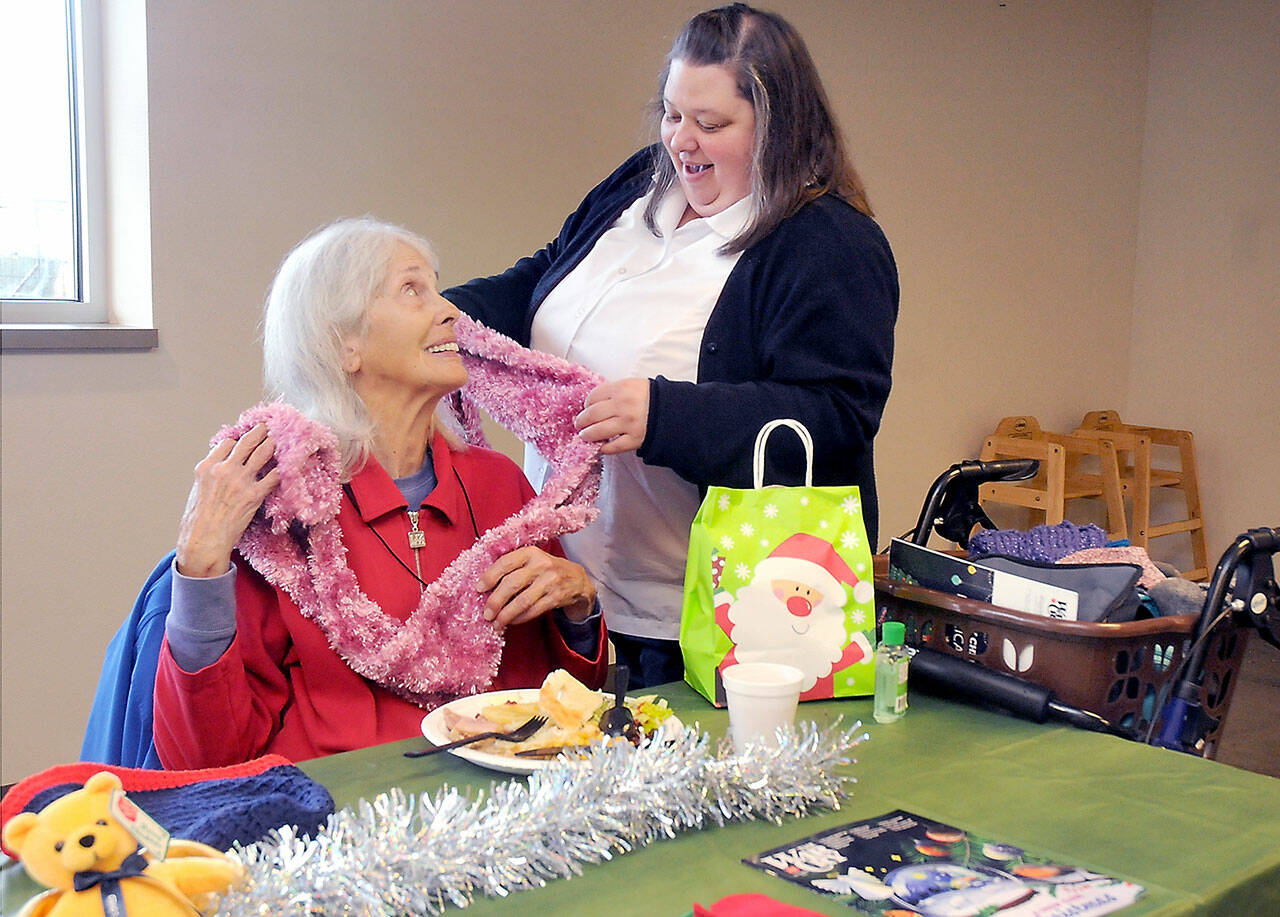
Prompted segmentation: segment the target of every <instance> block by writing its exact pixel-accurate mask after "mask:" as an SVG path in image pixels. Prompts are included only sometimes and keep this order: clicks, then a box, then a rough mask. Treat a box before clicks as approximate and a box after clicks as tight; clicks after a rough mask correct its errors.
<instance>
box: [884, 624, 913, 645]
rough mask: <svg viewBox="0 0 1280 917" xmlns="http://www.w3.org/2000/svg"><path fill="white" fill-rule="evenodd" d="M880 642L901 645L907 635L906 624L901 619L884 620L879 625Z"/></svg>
mask: <svg viewBox="0 0 1280 917" xmlns="http://www.w3.org/2000/svg"><path fill="white" fill-rule="evenodd" d="M880 635H881V640H880V642H881V643H887V644H889V645H890V646H901V645H902V641H903V640H905V639H906V636H907V625H905V624H903V623H902V622H901V621H885V622H884V624H882V625H881V626H880Z"/></svg>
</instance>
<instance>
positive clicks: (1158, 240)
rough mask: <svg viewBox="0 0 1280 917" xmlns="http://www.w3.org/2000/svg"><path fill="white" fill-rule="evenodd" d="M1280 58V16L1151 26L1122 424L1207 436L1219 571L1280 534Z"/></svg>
mask: <svg viewBox="0 0 1280 917" xmlns="http://www.w3.org/2000/svg"><path fill="white" fill-rule="evenodd" d="M1278 52H1280V5H1277V4H1276V3H1274V2H1272V0H1248V2H1233V3H1208V4H1206V3H1197V2H1193V0H1186V2H1179V3H1168V4H1160V5H1158V6H1157V7H1156V14H1155V16H1154V17H1153V19H1152V29H1151V72H1150V79H1149V86H1150V90H1149V95H1148V103H1147V130H1146V136H1145V140H1144V149H1143V157H1142V197H1141V204H1140V210H1139V213H1140V227H1141V228H1140V232H1139V236H1138V258H1137V270H1136V277H1135V284H1134V302H1133V337H1132V341H1131V344H1130V349H1129V364H1130V366H1131V370H1130V386H1129V399H1128V404H1127V405H1126V410H1127V412H1128V413H1130V414H1132V415H1133V416H1134V417H1135V418H1137V417H1141V418H1143V422H1144V423H1152V424H1160V425H1166V426H1178V427H1185V428H1187V429H1190V430H1192V431H1193V432H1194V433H1195V434H1196V453H1197V456H1198V458H1199V461H1200V465H1201V473H1200V477H1201V482H1202V489H1203V500H1204V511H1205V525H1206V529H1207V531H1208V537H1209V544H1210V549H1209V554H1210V563H1213V562H1214V561H1216V558H1217V556H1219V555H1220V554H1221V552H1222V550H1223V549H1225V548H1226V546H1227V544H1228V543H1229V542H1230V539H1232V538H1233V537H1234V536H1235V535H1237V534H1239V533H1240V532H1242V531H1244V530H1245V529H1247V528H1249V527H1251V526H1259V525H1270V526H1277V525H1280V169H1278V168H1277V162H1278V161H1280V159H1278V157H1280V66H1278V64H1277V53H1278ZM1177 508H1178V507H1176V506H1172V507H1170V508H1169V509H1168V511H1167V512H1166V516H1171V515H1172V514H1173V512H1174V511H1175V509H1177ZM1169 540H1170V541H1176V538H1170V539H1169ZM1215 546H1216V547H1215ZM1184 550H1185V547H1184Z"/></svg>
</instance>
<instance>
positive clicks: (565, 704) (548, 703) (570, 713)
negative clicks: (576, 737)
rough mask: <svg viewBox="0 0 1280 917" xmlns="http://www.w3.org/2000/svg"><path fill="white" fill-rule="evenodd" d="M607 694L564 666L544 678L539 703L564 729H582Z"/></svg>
mask: <svg viewBox="0 0 1280 917" xmlns="http://www.w3.org/2000/svg"><path fill="white" fill-rule="evenodd" d="M603 700H604V697H603V696H602V695H601V694H600V692H599V691H592V690H591V689H590V688H588V687H587V686H586V685H584V684H583V683H582V682H580V681H578V679H576V678H574V677H573V676H572V675H570V674H569V673H568V672H566V671H565V670H564V669H556V670H555V671H554V672H552V673H551V674H550V675H548V676H547V677H546V678H545V679H544V680H543V682H542V688H541V690H539V691H538V703H539V705H541V707H542V709H543V710H545V711H547V714H548V715H549V716H550V717H551V719H552V720H553V721H554V722H555V724H556V725H557V726H560V727H562V728H564V729H580V728H582V726H583V724H585V723H586V722H587V721H588V720H590V719H591V717H592V715H593V714H594V713H595V712H596V710H598V709H599V708H600V704H601V702H602V701H603Z"/></svg>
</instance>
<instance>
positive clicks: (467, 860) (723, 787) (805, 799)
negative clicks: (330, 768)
mask: <svg viewBox="0 0 1280 917" xmlns="http://www.w3.org/2000/svg"><path fill="white" fill-rule="evenodd" d="M861 726H862V724H861V723H854V724H853V726H851V727H849V728H842V727H841V725H840V722H839V721H837V722H836V723H834V724H832V725H830V726H827V727H826V728H821V729H820V728H818V727H817V726H815V725H814V724H813V723H802V724H801V725H800V727H799V730H798V731H793V730H792V729H789V728H788V729H781V730H779V731H778V734H777V736H776V738H777V739H778V747H777V748H770V747H766V746H760V745H749V746H748V747H747V748H746V749H744V750H743V752H742V753H740V754H735V753H733V752H732V751H731V749H730V748H729V746H728V745H727V743H721V745H720V746H719V748H717V749H716V750H714V751H713V750H712V749H711V748H710V739H709V737H708V736H707V735H706V734H704V733H699V732H698V731H697V730H696V729H694V728H686V729H685V730H684V731H683V733H682V734H681V735H680V736H679V737H678V738H677V739H676V740H675V741H671V742H668V743H664V744H658V743H654V744H651V745H649V746H646V747H643V748H639V749H636V748H632V747H630V746H627V745H613V746H605V745H600V746H596V747H594V748H593V749H592V750H591V752H590V753H589V754H587V755H586V756H585V757H582V758H577V759H559V760H557V761H556V762H555V763H554V764H552V765H551V766H550V767H547V768H545V769H543V770H539V771H537V772H535V773H534V774H532V775H531V776H530V777H529V779H528V782H527V783H525V782H524V781H521V780H510V781H507V782H497V783H494V784H493V785H492V786H491V787H490V790H489V794H488V796H487V797H486V796H485V795H484V794H483V793H481V794H478V795H477V797H476V798H475V799H472V798H469V796H468V795H467V794H465V793H461V792H459V791H458V790H456V789H452V788H450V787H447V786H446V787H444V788H442V789H441V790H439V791H437V792H436V793H435V794H434V795H432V796H425V795H424V796H421V797H419V798H418V799H417V800H416V801H415V799H414V797H413V796H406V795H405V794H404V793H403V792H401V791H400V790H398V789H393V790H391V791H390V792H389V793H384V794H382V795H380V796H378V797H377V798H375V799H374V800H373V801H372V802H368V801H366V800H363V799H361V800H360V801H359V802H358V803H356V805H355V806H352V807H349V808H346V809H343V810H342V811H341V812H337V813H335V814H334V815H332V816H331V817H330V818H329V821H328V822H327V824H326V825H325V827H324V828H322V829H321V830H320V832H319V833H317V834H316V835H315V836H313V837H300V836H298V835H297V834H295V833H293V832H292V831H290V830H289V829H287V828H285V829H281V830H280V831H278V832H276V833H275V834H274V835H273V836H272V837H271V838H270V839H269V840H267V841H263V842H260V843H258V844H255V845H253V846H250V847H247V848H244V849H240V850H237V851H234V853H235V855H237V856H238V857H239V859H240V861H241V862H242V863H243V864H244V867H245V879H244V880H243V881H242V882H241V883H239V884H238V885H237V886H236V887H234V888H233V889H231V890H230V891H229V892H228V893H227V894H225V895H224V896H223V897H222V898H221V899H220V900H219V901H218V902H217V904H216V906H215V908H214V910H212V911H211V912H210V913H212V914H216V915H226V917H237V915H239V917H247V915H254V917H260V915H264V914H270V915H273V917H275V915H286V914H337V913H341V914H350V915H370V917H373V915H378V917H382V915H389V914H395V915H401V914H407V915H438V914H440V913H442V912H443V911H444V910H445V908H446V907H448V906H449V905H454V906H456V907H466V906H467V905H468V904H469V903H470V902H471V901H472V900H473V898H475V897H476V896H477V895H485V896H505V895H508V894H510V893H511V892H514V891H520V890H522V889H528V888H536V887H539V886H543V885H545V884H546V883H547V881H548V880H551V879H557V878H562V877H567V876H571V875H573V874H576V873H581V871H582V864H584V863H598V862H601V861H602V860H609V859H612V858H613V857H614V856H615V855H618V854H622V853H627V852H629V851H631V850H634V849H636V848H638V847H643V846H645V845H646V844H649V843H651V842H653V841H655V840H661V839H663V838H668V837H675V835H676V834H677V833H679V832H681V831H684V830H687V829H690V828H701V827H703V826H705V825H707V824H714V825H724V824H725V823H727V822H730V821H746V820H752V819H768V820H770V821H773V822H777V823H781V822H782V820H783V819H785V818H789V817H797V816H803V815H806V814H808V813H809V812H812V811H814V810H817V809H838V808H839V807H840V798H841V797H842V796H843V795H844V794H845V784H846V783H851V782H854V778H852V777H849V776H845V775H842V774H838V773H837V772H836V769H837V767H838V766H839V765H842V764H848V763H850V759H849V758H848V756H847V752H848V751H849V749H851V748H853V747H854V746H855V745H857V744H858V743H859V742H861V741H863V740H864V739H865V738H866V734H865V733H862V734H857V732H858V730H859V729H860V728H861Z"/></svg>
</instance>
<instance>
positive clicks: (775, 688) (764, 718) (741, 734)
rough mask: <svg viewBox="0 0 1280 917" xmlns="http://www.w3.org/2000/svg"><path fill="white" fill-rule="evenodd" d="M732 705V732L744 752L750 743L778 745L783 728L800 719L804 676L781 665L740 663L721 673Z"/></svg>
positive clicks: (789, 667) (739, 747)
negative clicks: (780, 730) (797, 712)
mask: <svg viewBox="0 0 1280 917" xmlns="http://www.w3.org/2000/svg"><path fill="white" fill-rule="evenodd" d="M720 677H721V679H722V680H723V681H724V696H725V699H726V700H727V701H728V702H729V731H730V733H731V734H732V735H733V745H734V748H737V749H738V750H739V751H741V750H742V749H743V748H746V746H747V744H748V743H749V742H755V743H757V744H761V745H774V746H776V745H777V744H778V740H777V736H776V735H775V733H776V731H777V729H778V727H779V726H786V725H788V724H790V723H791V722H793V721H794V720H795V718H796V704H797V703H798V702H799V700H800V683H801V682H802V681H804V673H803V672H801V671H800V670H799V669H797V668H796V667H795V666H793V665H783V664H782V663H778V662H739V663H737V664H736V665H731V666H729V667H728V668H726V669H724V670H723V671H722V672H721V673H720Z"/></svg>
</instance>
